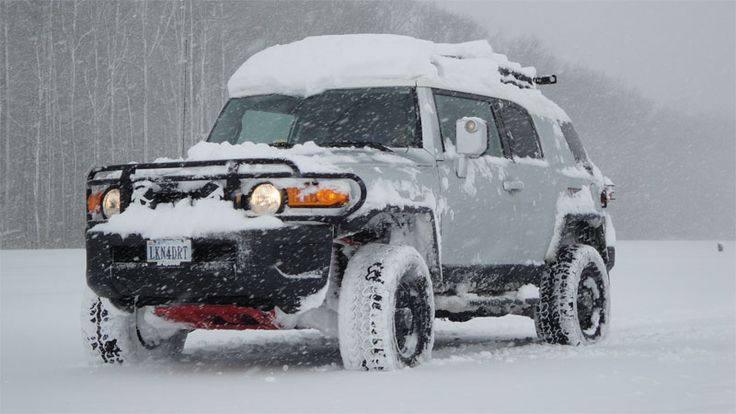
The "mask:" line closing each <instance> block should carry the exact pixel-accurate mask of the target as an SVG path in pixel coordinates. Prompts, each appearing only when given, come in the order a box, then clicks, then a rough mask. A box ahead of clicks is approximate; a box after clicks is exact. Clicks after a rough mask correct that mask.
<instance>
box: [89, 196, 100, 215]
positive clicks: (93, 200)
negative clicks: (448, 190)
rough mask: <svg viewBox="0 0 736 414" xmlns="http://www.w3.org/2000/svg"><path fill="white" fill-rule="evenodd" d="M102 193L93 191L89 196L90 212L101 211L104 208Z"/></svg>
mask: <svg viewBox="0 0 736 414" xmlns="http://www.w3.org/2000/svg"><path fill="white" fill-rule="evenodd" d="M101 203H102V193H101V192H99V191H98V192H95V193H91V194H90V195H89V197H87V212H88V213H99V212H100V211H101V210H102V205H101Z"/></svg>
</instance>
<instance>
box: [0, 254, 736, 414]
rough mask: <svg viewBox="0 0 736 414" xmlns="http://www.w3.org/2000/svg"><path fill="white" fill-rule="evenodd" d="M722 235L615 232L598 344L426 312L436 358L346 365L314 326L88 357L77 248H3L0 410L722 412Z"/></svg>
mask: <svg viewBox="0 0 736 414" xmlns="http://www.w3.org/2000/svg"><path fill="white" fill-rule="evenodd" d="M734 247H736V246H734V243H733V242H729V243H725V251H724V252H718V251H717V250H716V243H715V242H619V246H618V251H617V256H618V264H617V267H616V269H615V270H614V271H613V272H612V275H611V283H612V287H613V322H612V327H611V331H610V336H609V338H608V339H607V340H605V341H604V342H602V343H600V344H597V345H593V346H583V347H577V348H572V347H562V346H550V345H544V344H541V343H539V342H538V340H537V339H536V337H535V334H534V326H533V324H532V321H531V320H529V319H525V318H522V317H505V318H497V319H476V320H473V321H470V322H466V323H451V322H445V321H438V323H437V341H436V343H435V351H434V360H433V361H432V362H431V363H430V364H428V365H425V366H422V367H419V368H416V369H405V370H401V371H397V372H388V373H365V372H346V371H343V370H342V369H341V367H340V356H339V352H338V347H337V343H336V342H335V341H334V340H329V339H326V338H323V337H322V336H321V335H320V334H319V333H317V332H316V331H283V332H195V333H193V334H192V335H191V336H190V339H189V340H188V342H187V345H186V349H185V355H184V356H183V357H182V359H180V360H177V361H173V362H168V363H162V364H156V365H148V366H139V367H97V368H91V367H89V366H88V365H87V364H86V363H85V360H84V358H83V355H84V354H83V352H82V345H81V340H80V336H79V322H78V315H79V299H80V295H81V289H82V279H83V274H84V252H83V251H81V250H37V251H2V252H0V290H1V291H2V296H1V299H2V303H1V305H2V307H1V314H2V317H1V318H2V319H1V322H2V331H1V333H2V338H1V344H2V348H0V353H1V354H2V358H1V360H0V361H1V363H2V365H1V366H0V375H1V380H2V383H1V384H0V386H1V388H0V401H1V402H0V412H3V413H11V412H23V411H36V412H38V411H43V412H50V411H53V412H150V411H167V412H218V411H232V412H235V411H237V412H264V411H267V412H268V411H270V412H293V411H299V412H397V411H402V412H403V411H407V412H479V411H483V412H489V411H498V412H530V411H537V412H586V413H589V412H602V411H603V412H623V411H625V412H629V411H666V412H675V411H676V412H733V411H734V409H735V408H736V405H735V403H734V388H736V386H735V381H736V380H735V376H736V373H735V368H734V366H735V365H734V352H735V342H734V336H735V335H734V334H735V332H734V330H735V329H736V328H735V326H736V324H735V320H734V319H735V318H734V310H735V308H734V304H735V303H736V302H735V298H734V279H735V278H736V276H735V275H736V256H735V255H734Z"/></svg>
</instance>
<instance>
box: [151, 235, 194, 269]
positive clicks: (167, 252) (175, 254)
mask: <svg viewBox="0 0 736 414" xmlns="http://www.w3.org/2000/svg"><path fill="white" fill-rule="evenodd" d="M146 259H147V261H148V262H149V263H156V264H158V265H162V266H175V265H178V264H181V263H182V262H191V261H192V241H191V240H189V239H163V240H147V241H146Z"/></svg>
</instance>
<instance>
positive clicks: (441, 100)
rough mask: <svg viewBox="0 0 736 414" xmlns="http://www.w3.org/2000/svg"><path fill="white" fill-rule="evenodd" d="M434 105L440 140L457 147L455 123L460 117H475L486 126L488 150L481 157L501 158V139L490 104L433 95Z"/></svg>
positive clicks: (463, 98) (456, 97)
mask: <svg viewBox="0 0 736 414" xmlns="http://www.w3.org/2000/svg"><path fill="white" fill-rule="evenodd" d="M434 101H435V105H436V106H437V116H438V118H439V121H440V133H441V134H442V139H443V141H444V140H449V141H450V142H452V145H457V142H456V139H457V137H456V136H455V132H456V131H455V123H456V122H457V120H458V119H460V118H462V117H466V116H468V117H471V116H472V117H477V118H480V119H482V120H484V121H486V123H487V125H488V149H487V150H486V152H484V153H483V155H491V156H494V157H503V150H502V148H501V139H500V137H499V134H498V128H497V127H496V120H495V119H493V112H492V111H491V104H490V103H489V102H487V101H484V100H480V99H472V98H465V97H460V96H454V95H443V94H435V95H434Z"/></svg>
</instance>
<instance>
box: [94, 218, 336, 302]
mask: <svg viewBox="0 0 736 414" xmlns="http://www.w3.org/2000/svg"><path fill="white" fill-rule="evenodd" d="M147 240H148V238H147V237H144V236H142V235H141V234H138V233H132V234H128V235H127V237H123V236H121V235H120V234H118V233H105V232H103V231H99V229H97V228H92V229H90V230H89V231H88V232H87V241H86V243H87V284H88V285H89V286H90V287H91V288H92V289H93V290H94V291H95V292H96V293H97V294H98V295H100V296H103V297H107V298H111V299H113V300H118V301H121V302H127V303H130V302H131V301H132V300H134V299H135V301H136V303H137V304H138V305H161V304H171V303H208V304H237V305H241V306H250V307H258V308H261V309H271V308H274V307H278V308H279V309H281V310H282V311H284V312H287V313H294V312H298V311H304V310H305V309H302V308H303V306H302V305H304V306H312V305H311V303H310V304H308V303H307V302H311V301H309V300H307V299H308V298H310V297H313V296H314V295H315V294H317V293H319V292H320V291H321V290H322V289H323V288H324V287H325V286H326V284H327V279H328V275H329V267H330V260H331V255H332V226H330V225H328V224H319V223H309V224H307V223H300V224H294V225H282V226H279V227H275V228H266V229H249V230H239V231H231V232H220V233H211V234H208V235H206V236H194V237H189V240H191V244H192V257H191V262H182V263H180V264H178V265H174V266H165V265H159V264H156V263H149V262H147V256H146V242H147Z"/></svg>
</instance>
